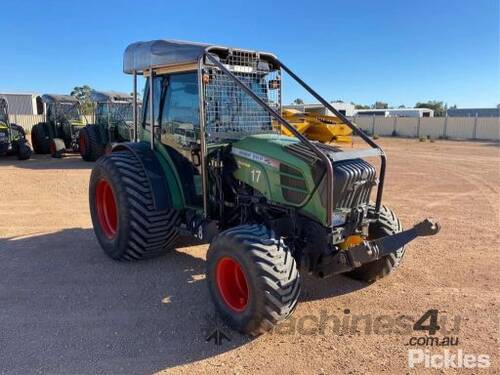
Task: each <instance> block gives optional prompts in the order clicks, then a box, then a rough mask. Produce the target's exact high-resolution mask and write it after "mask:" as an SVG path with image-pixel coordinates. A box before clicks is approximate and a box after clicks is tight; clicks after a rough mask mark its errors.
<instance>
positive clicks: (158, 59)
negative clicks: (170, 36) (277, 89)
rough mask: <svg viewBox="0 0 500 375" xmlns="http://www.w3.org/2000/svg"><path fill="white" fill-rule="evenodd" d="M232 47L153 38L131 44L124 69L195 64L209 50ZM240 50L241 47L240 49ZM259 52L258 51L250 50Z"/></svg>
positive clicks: (129, 71)
mask: <svg viewBox="0 0 500 375" xmlns="http://www.w3.org/2000/svg"><path fill="white" fill-rule="evenodd" d="M231 49H232V48H229V47H222V46H217V45H211V44H203V43H194V42H186V41H178V40H151V41H148V42H136V43H132V44H130V45H129V46H128V47H127V48H126V49H125V53H124V55H123V71H124V73H128V74H132V73H133V72H134V71H137V72H142V71H144V70H145V69H148V68H150V67H151V66H152V67H160V66H169V65H180V64H193V63H197V62H198V61H199V59H200V58H201V57H202V56H203V55H204V54H205V53H206V52H208V51H213V52H217V51H228V50H231ZM238 50H239V49H238ZM249 52H257V51H249ZM259 53H260V54H262V55H267V56H268V57H271V58H272V59H275V58H276V57H275V56H274V55H272V54H270V53H264V52H259Z"/></svg>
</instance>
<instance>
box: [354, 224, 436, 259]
mask: <svg viewBox="0 0 500 375" xmlns="http://www.w3.org/2000/svg"><path fill="white" fill-rule="evenodd" d="M440 229H441V226H440V225H439V223H435V222H433V221H432V219H425V220H424V221H422V222H420V223H418V224H416V225H415V226H414V227H413V228H410V229H407V230H404V231H402V232H399V233H396V234H393V235H391V236H387V237H382V238H378V239H376V240H373V241H363V243H361V244H359V245H356V246H354V247H351V248H350V249H349V250H347V251H346V253H347V257H348V258H349V261H350V263H351V265H352V266H353V268H357V267H360V266H361V265H362V264H364V263H369V262H373V261H375V260H377V259H380V258H383V257H385V256H387V255H389V254H391V253H393V252H395V251H396V250H398V249H400V248H402V247H403V246H405V245H406V244H407V243H409V242H411V241H413V240H414V239H415V238H417V237H426V236H433V235H435V234H437V233H438V232H439V231H440Z"/></svg>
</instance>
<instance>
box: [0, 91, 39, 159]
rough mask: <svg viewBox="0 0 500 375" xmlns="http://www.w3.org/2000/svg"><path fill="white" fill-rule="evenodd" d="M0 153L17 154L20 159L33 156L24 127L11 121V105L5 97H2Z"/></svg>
mask: <svg viewBox="0 0 500 375" xmlns="http://www.w3.org/2000/svg"><path fill="white" fill-rule="evenodd" d="M0 155H17V158H18V159H19V160H26V159H29V158H30V157H31V147H30V144H29V143H28V141H27V140H26V134H25V132H24V129H23V128H22V127H21V126H19V125H17V124H13V123H11V122H10V121H9V105H8V103H7V99H5V98H4V97H0Z"/></svg>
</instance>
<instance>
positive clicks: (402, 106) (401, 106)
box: [398, 104, 406, 109]
mask: <svg viewBox="0 0 500 375" xmlns="http://www.w3.org/2000/svg"><path fill="white" fill-rule="evenodd" d="M398 108H401V109H403V108H406V106H405V105H404V104H401V105H400V106H399V107H398Z"/></svg>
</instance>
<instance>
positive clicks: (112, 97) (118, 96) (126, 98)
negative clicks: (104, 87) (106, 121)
mask: <svg viewBox="0 0 500 375" xmlns="http://www.w3.org/2000/svg"><path fill="white" fill-rule="evenodd" d="M91 100H92V101H93V102H97V103H102V102H106V103H107V102H111V103H112V102H131V101H133V100H134V97H133V96H132V95H129V94H126V93H123V92H116V91H95V90H94V91H92V94H91Z"/></svg>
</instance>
